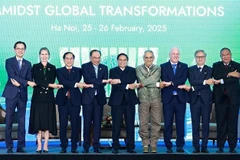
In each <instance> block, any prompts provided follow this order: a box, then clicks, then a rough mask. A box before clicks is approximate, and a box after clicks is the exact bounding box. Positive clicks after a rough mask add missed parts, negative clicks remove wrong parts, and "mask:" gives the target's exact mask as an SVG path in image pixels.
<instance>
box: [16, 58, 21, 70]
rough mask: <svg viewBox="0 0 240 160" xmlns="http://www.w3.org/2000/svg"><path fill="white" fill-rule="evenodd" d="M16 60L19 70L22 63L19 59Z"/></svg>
mask: <svg viewBox="0 0 240 160" xmlns="http://www.w3.org/2000/svg"><path fill="white" fill-rule="evenodd" d="M17 61H18V70H19V71H20V70H21V68H22V65H21V60H17Z"/></svg>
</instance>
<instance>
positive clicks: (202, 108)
mask: <svg viewBox="0 0 240 160" xmlns="http://www.w3.org/2000/svg"><path fill="white" fill-rule="evenodd" d="M190 110H191V117H192V136H193V146H194V147H197V148H198V147H200V144H199V134H200V133H199V128H200V118H201V117H202V148H206V147H207V144H208V135H209V121H210V113H211V110H212V105H211V104H207V105H206V104H204V103H203V101H202V98H201V96H198V97H197V100H196V102H195V103H194V104H190Z"/></svg>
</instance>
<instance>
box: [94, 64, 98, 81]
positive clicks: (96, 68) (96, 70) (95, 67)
mask: <svg viewBox="0 0 240 160" xmlns="http://www.w3.org/2000/svg"><path fill="white" fill-rule="evenodd" d="M94 70H95V74H96V78H98V66H94Z"/></svg>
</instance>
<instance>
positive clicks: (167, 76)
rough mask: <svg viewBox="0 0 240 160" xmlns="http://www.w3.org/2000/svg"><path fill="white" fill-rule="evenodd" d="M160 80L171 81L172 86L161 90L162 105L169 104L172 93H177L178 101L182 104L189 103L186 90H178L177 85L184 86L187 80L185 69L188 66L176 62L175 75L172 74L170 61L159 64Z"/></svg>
mask: <svg viewBox="0 0 240 160" xmlns="http://www.w3.org/2000/svg"><path fill="white" fill-rule="evenodd" d="M160 66H161V69H162V70H161V80H162V81H166V82H169V81H172V84H173V85H170V86H169V87H166V88H163V89H162V90H161V91H162V102H163V103H166V104H168V103H170V102H171V100H172V96H173V91H176V92H177V95H178V98H179V101H180V102H182V103H186V102H188V101H189V96H188V93H187V91H186V90H184V89H178V86H179V85H183V84H185V82H186V80H187V69H188V66H187V64H185V63H182V62H178V63H177V68H176V74H175V75H174V73H173V68H172V65H171V63H170V61H168V62H166V63H164V64H161V65H160Z"/></svg>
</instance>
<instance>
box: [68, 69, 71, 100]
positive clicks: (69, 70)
mask: <svg viewBox="0 0 240 160" xmlns="http://www.w3.org/2000/svg"><path fill="white" fill-rule="evenodd" d="M70 72H71V69H70V68H68V73H70ZM67 97H68V98H70V89H69V90H68V91H67Z"/></svg>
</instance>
